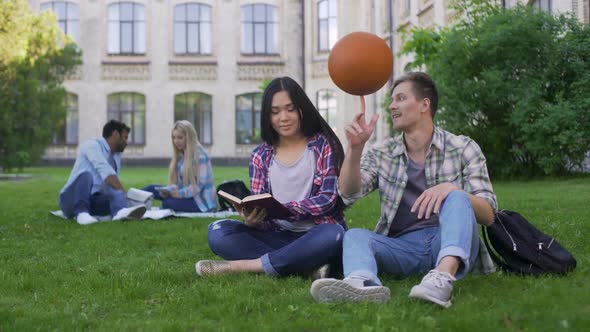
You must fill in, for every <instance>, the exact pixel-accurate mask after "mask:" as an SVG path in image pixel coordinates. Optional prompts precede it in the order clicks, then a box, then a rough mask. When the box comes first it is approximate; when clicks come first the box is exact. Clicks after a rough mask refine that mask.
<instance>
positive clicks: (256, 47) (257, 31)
mask: <svg viewBox="0 0 590 332" xmlns="http://www.w3.org/2000/svg"><path fill="white" fill-rule="evenodd" d="M278 50H279V17H278V10H277V8H276V7H275V6H271V5H266V4H253V5H245V6H242V54H278Z"/></svg>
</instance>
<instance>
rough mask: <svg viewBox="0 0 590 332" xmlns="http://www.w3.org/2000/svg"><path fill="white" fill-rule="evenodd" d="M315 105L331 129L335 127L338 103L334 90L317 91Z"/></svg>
mask: <svg viewBox="0 0 590 332" xmlns="http://www.w3.org/2000/svg"><path fill="white" fill-rule="evenodd" d="M317 105H318V111H319V112H320V115H321V116H322V117H323V118H324V120H326V122H328V124H329V125H330V127H332V129H334V128H336V116H337V115H336V113H337V112H338V105H337V102H336V96H335V93H334V90H330V89H322V90H318V92H317Z"/></svg>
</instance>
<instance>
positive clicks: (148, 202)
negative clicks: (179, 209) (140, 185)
mask: <svg viewBox="0 0 590 332" xmlns="http://www.w3.org/2000/svg"><path fill="white" fill-rule="evenodd" d="M153 198H154V194H152V193H151V192H149V191H145V190H141V189H137V188H129V190H127V206H136V205H140V204H143V205H145V206H146V207H147V208H148V209H149V208H150V207H151V206H152V200H153Z"/></svg>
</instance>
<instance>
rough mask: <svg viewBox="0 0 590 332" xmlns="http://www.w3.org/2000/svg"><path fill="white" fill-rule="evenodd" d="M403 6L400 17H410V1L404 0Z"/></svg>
mask: <svg viewBox="0 0 590 332" xmlns="http://www.w3.org/2000/svg"><path fill="white" fill-rule="evenodd" d="M403 6H404V8H403V10H402V16H403V17H407V16H409V15H410V11H411V9H412V7H411V6H412V0H404V2H403Z"/></svg>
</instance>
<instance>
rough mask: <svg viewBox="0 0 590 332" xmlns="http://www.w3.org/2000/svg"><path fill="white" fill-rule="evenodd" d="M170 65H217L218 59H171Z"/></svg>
mask: <svg viewBox="0 0 590 332" xmlns="http://www.w3.org/2000/svg"><path fill="white" fill-rule="evenodd" d="M168 64H169V65H203V66H205V65H209V66H217V61H215V60H195V59H192V60H189V59H186V60H170V61H168Z"/></svg>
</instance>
